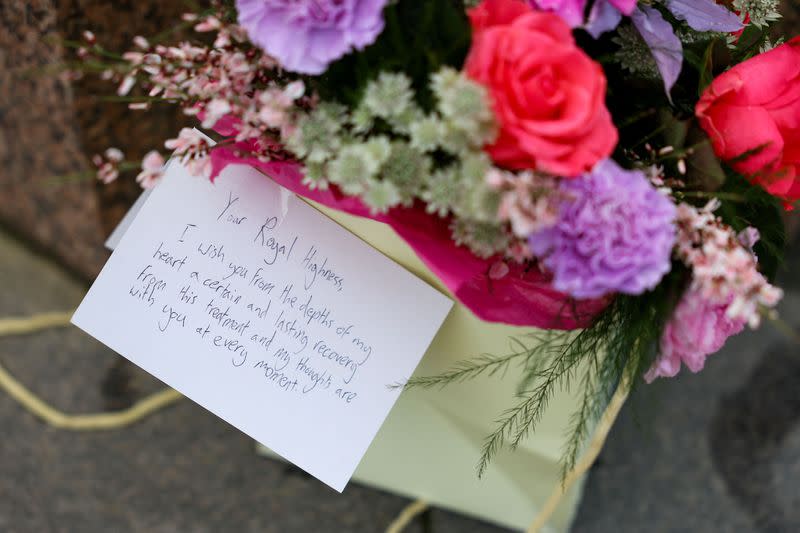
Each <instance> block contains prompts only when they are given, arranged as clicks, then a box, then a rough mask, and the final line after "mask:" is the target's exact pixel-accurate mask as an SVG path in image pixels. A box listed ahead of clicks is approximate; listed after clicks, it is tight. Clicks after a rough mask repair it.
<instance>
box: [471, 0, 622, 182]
mask: <svg viewBox="0 0 800 533" xmlns="http://www.w3.org/2000/svg"><path fill="white" fill-rule="evenodd" d="M469 17H470V20H471V21H472V27H473V42H472V49H471V50H470V53H469V56H468V57H467V61H466V64H465V66H464V70H465V72H466V73H467V75H468V76H469V77H470V78H472V79H473V80H475V81H477V82H478V83H480V84H482V85H484V86H485V87H487V89H488V90H489V94H490V95H491V98H492V105H493V109H494V113H495V116H496V117H497V121H498V123H499V134H498V138H497V140H496V141H495V142H494V144H492V145H491V146H488V147H487V148H486V150H487V151H488V152H489V155H490V156H491V157H492V159H494V161H495V162H497V163H498V164H500V165H503V166H506V167H509V168H513V169H528V168H532V169H537V170H543V171H546V172H550V173H552V174H556V175H559V176H568V177H573V176H578V175H580V174H583V173H584V172H586V171H588V170H590V169H591V168H592V167H594V165H595V164H596V163H597V162H598V161H600V160H601V159H605V158H606V157H608V156H609V155H611V152H612V151H613V150H614V147H615V146H616V144H617V130H616V128H615V127H614V124H613V123H612V122H611V115H610V114H609V112H608V109H606V105H605V96H606V78H605V75H604V74H603V69H602V68H601V67H600V65H598V64H597V63H595V62H594V61H592V60H591V59H590V58H589V57H588V56H587V55H586V54H585V53H584V52H583V51H582V50H581V49H580V48H578V46H577V45H576V44H575V40H574V39H573V37H572V33H571V31H570V29H569V27H568V26H567V25H566V23H564V22H563V21H562V20H561V18H560V17H558V16H557V15H554V14H552V13H544V12H535V11H533V10H532V9H531V8H530V7H529V6H528V5H527V4H524V3H522V2H521V1H519V0H484V1H483V2H481V4H480V5H478V6H477V7H475V8H473V9H471V10H470V11H469Z"/></svg>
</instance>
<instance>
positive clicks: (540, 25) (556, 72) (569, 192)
mask: <svg viewBox="0 0 800 533" xmlns="http://www.w3.org/2000/svg"><path fill="white" fill-rule="evenodd" d="M776 4H777V1H776V0H732V1H731V0H728V1H725V0H717V1H716V2H715V1H714V0H640V1H637V0H483V1H480V2H477V1H460V0H427V1H424V2H422V1H415V0H293V1H289V0H236V1H235V2H232V1H224V0H214V1H213V2H212V3H211V6H210V8H209V9H207V10H205V11H203V12H200V13H192V14H187V15H185V16H184V21H183V26H190V27H193V29H194V30H195V31H196V32H198V34H197V39H196V40H193V41H187V42H181V43H177V44H165V43H162V42H151V41H148V40H147V39H145V38H144V37H137V38H136V39H135V41H134V46H135V48H134V49H133V50H132V51H129V52H126V53H124V54H122V55H121V56H117V55H115V54H113V53H111V52H110V51H108V50H106V49H104V48H103V47H102V46H101V45H99V44H98V43H97V42H96V38H95V37H94V35H93V34H91V33H90V32H86V33H85V35H84V38H85V42H83V43H81V44H80V45H79V47H78V54H79V56H80V57H81V58H82V59H83V60H84V61H86V63H87V64H89V65H91V66H92V68H93V69H94V70H98V71H100V72H101V75H102V76H103V77H105V78H107V79H111V80H115V81H116V82H117V83H118V91H117V92H118V95H119V97H121V98H123V99H126V100H128V101H129V105H130V107H132V108H135V109H142V110H147V109H151V108H153V107H154V106H156V105H158V104H159V103H161V102H168V103H172V104H175V105H179V106H181V107H182V108H183V110H184V111H185V113H186V114H188V115H193V116H196V117H197V119H198V121H200V123H201V124H202V126H203V127H205V128H208V129H211V130H213V131H214V132H216V134H217V137H216V139H217V141H218V142H216V143H215V144H214V143H209V142H208V141H207V140H206V138H205V137H204V136H203V135H201V134H199V133H198V132H197V131H196V130H192V129H184V130H182V131H181V132H180V134H179V135H178V137H177V138H175V139H169V140H167V141H166V142H165V144H164V147H165V148H166V149H168V150H171V151H172V152H173V156H174V157H177V158H180V159H181V160H182V161H183V162H184V163H185V164H186V165H187V166H188V167H189V168H190V169H191V172H192V173H193V174H196V175H197V176H198V179H210V180H213V179H215V177H216V176H217V175H218V174H219V173H220V171H221V170H222V169H224V168H225V167H226V166H227V165H229V164H234V163H244V164H248V165H252V166H253V167H256V168H258V169H260V170H261V171H263V173H264V174H265V175H266V176H268V177H269V178H271V179H273V180H275V181H276V182H278V183H279V184H281V185H282V186H284V187H286V188H288V189H290V190H291V191H293V192H295V193H297V194H298V195H301V196H303V197H305V198H307V199H309V200H312V201H314V202H317V203H319V204H322V205H324V206H328V207H331V208H334V209H338V210H341V211H344V212H347V213H350V214H353V215H357V216H361V217H368V218H371V219H374V220H377V221H380V222H384V223H386V224H388V225H390V226H391V227H392V228H393V229H394V230H395V231H396V232H397V234H398V235H399V236H400V237H402V238H403V239H404V240H405V241H406V242H407V243H408V244H409V245H410V246H411V248H412V249H413V250H414V251H415V252H416V253H417V254H418V255H419V256H420V258H421V259H422V260H423V261H424V263H425V264H426V265H427V266H428V267H429V268H430V269H431V270H432V271H433V272H434V273H435V274H436V275H437V276H439V278H440V279H441V280H442V281H443V283H444V284H445V285H446V286H447V287H448V289H449V290H450V291H451V293H452V294H453V296H454V297H455V298H457V299H458V300H459V301H461V302H462V303H463V304H464V305H466V306H467V307H469V308H470V309H471V310H472V311H473V312H474V313H475V314H476V315H477V316H478V317H480V318H481V319H483V320H486V321H491V322H503V323H507V324H513V325H520V326H531V327H535V328H537V330H535V331H536V332H535V333H531V335H530V336H529V337H528V336H524V335H523V336H521V337H520V338H517V339H514V341H513V343H514V349H513V350H512V352H511V353H509V354H505V355H484V356H481V357H479V358H477V359H474V360H468V361H465V362H464V364H463V365H461V366H459V367H458V368H455V369H453V370H452V371H451V372H447V373H445V374H443V375H440V376H431V377H423V378H415V379H414V380H413V381H412V382H411V383H409V385H410V386H414V385H419V386H437V385H442V384H446V383H450V382H454V381H460V380H464V379H468V378H470V377H474V376H476V375H479V374H482V373H497V372H500V371H504V370H506V369H507V368H508V367H509V366H515V367H516V368H519V371H518V374H519V381H520V386H519V398H518V400H519V403H518V404H517V405H516V406H515V407H513V408H512V409H510V410H509V411H508V412H507V413H505V414H504V415H503V417H502V418H501V419H500V421H499V422H498V424H499V425H498V427H497V431H496V432H495V433H494V434H493V435H491V436H490V437H489V439H488V440H487V442H486V445H485V448H484V452H485V453H484V458H483V460H482V462H481V465H482V466H485V464H486V461H487V460H489V459H490V458H491V456H492V454H493V453H494V452H495V451H496V450H497V449H498V447H499V446H501V445H503V444H504V443H506V444H510V445H511V446H512V447H513V446H515V445H516V444H518V443H519V442H520V441H521V440H522V439H523V438H524V437H525V436H526V435H527V434H528V432H529V431H530V430H531V428H532V427H533V426H534V425H535V423H536V421H537V420H538V418H539V416H540V415H541V413H542V410H543V409H544V407H545V406H546V404H547V401H548V398H549V397H550V395H551V394H552V392H553V391H554V390H555V389H556V388H557V387H558V386H559V384H560V383H561V382H562V381H568V380H572V379H576V378H577V379H579V380H580V386H581V393H582V395H583V400H582V403H581V408H580V410H579V412H577V413H576V414H575V417H574V420H573V423H572V438H571V440H570V442H571V444H570V445H569V449H568V450H567V452H566V459H565V464H564V466H565V467H566V468H569V467H570V466H571V465H572V463H573V462H574V461H575V457H576V454H577V453H578V451H579V450H580V448H581V446H582V443H583V442H584V440H585V436H586V433H587V432H588V431H589V428H590V427H591V422H592V421H593V420H594V419H596V418H597V417H598V416H599V415H600V413H602V411H603V409H604V408H605V406H606V405H607V404H608V402H609V399H610V396H611V395H612V394H613V392H614V389H615V388H616V387H617V386H618V385H619V384H620V383H625V384H628V385H627V386H636V385H638V384H639V383H642V382H651V381H653V380H654V379H656V378H659V377H669V376H675V375H676V374H677V373H678V372H679V371H680V369H681V367H682V366H686V367H687V368H688V369H689V370H690V371H692V372H697V371H699V370H701V369H702V368H703V365H704V362H705V360H706V358H707V357H708V356H709V355H711V354H713V353H714V352H716V351H717V350H719V349H720V348H721V347H722V345H723V344H724V343H725V341H726V339H727V338H728V337H729V336H731V335H734V334H737V333H739V332H740V331H742V330H743V328H745V326H749V327H757V326H758V325H759V323H760V322H761V321H762V318H763V317H768V318H774V308H775V306H776V304H777V303H778V302H779V300H780V299H781V295H782V293H781V290H780V289H779V288H777V287H775V286H773V285H772V284H771V282H770V280H771V279H772V277H773V276H774V274H775V272H776V270H777V268H778V265H779V262H780V259H781V254H782V248H783V245H784V233H783V222H782V216H781V210H782V209H787V210H791V209H792V207H793V206H794V205H795V204H796V203H797V201H798V199H800V39H793V40H790V41H788V42H782V41H783V40H782V39H781V40H779V41H778V42H771V41H770V38H769V36H768V32H767V30H768V28H769V25H770V23H771V22H773V21H775V20H776V19H777V18H778V15H777V12H776ZM163 163H164V156H163V155H161V153H160V152H159V151H153V152H150V153H149V154H148V155H147V156H146V157H145V158H144V161H142V163H141V172H140V173H139V175H138V176H137V178H136V179H137V180H138V181H139V183H141V185H142V186H143V187H152V186H153V185H154V184H156V183H157V182H158V180H159V178H160V177H161V175H162V165H163ZM95 164H96V165H97V167H98V175H99V177H100V179H102V180H103V181H110V180H113V179H115V178H116V177H117V176H118V174H119V172H120V170H124V169H126V168H130V166H131V162H127V161H125V160H124V156H123V155H122V153H121V151H120V150H118V149H109V150H108V151H107V152H106V153H105V154H104V155H102V156H97V157H96V158H95ZM265 179H267V178H266V177H265Z"/></svg>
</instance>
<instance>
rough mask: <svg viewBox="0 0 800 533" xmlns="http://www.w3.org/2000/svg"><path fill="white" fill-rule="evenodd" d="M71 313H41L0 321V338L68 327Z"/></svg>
mask: <svg viewBox="0 0 800 533" xmlns="http://www.w3.org/2000/svg"><path fill="white" fill-rule="evenodd" d="M72 313H73V311H67V312H57V313H41V314H39V315H33V316H31V317H25V318H3V319H0V337H4V336H8V335H24V334H25V333H33V332H35V331H39V330H42V329H48V328H58V327H64V326H69V320H70V318H71V317H72Z"/></svg>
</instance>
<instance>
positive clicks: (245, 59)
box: [79, 7, 314, 183]
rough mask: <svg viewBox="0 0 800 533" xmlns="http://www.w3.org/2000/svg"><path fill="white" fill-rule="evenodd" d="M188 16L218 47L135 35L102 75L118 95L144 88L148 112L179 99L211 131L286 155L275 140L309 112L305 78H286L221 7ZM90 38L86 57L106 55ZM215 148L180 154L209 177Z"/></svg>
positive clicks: (264, 155)
mask: <svg viewBox="0 0 800 533" xmlns="http://www.w3.org/2000/svg"><path fill="white" fill-rule="evenodd" d="M183 18H184V20H185V21H186V22H187V23H189V24H192V25H193V27H194V29H195V30H196V31H198V32H214V33H215V34H216V35H215V38H214V42H213V44H212V45H211V46H208V45H205V44H202V43H194V42H188V41H187V42H182V43H179V44H177V45H175V46H164V45H161V44H152V43H151V42H149V41H148V40H147V39H145V38H144V37H136V38H135V39H134V49H133V50H131V51H128V52H125V53H124V54H122V56H121V59H120V60H119V61H117V62H116V63H110V64H109V65H108V68H107V69H106V70H104V71H103V72H102V74H101V76H102V77H103V78H106V79H109V80H114V81H116V82H117V84H118V88H117V94H118V95H119V96H120V97H125V96H126V95H128V94H130V92H131V91H132V90H133V88H134V87H135V86H139V87H141V88H142V89H143V90H144V91H145V92H146V94H147V96H143V97H134V96H132V97H130V98H131V100H134V102H133V103H131V104H130V107H131V108H133V109H149V108H150V106H151V105H152V103H153V102H157V101H169V102H171V103H177V104H178V105H180V106H181V107H182V108H183V111H184V113H186V114H187V115H191V116H198V118H200V120H201V121H202V125H203V126H204V127H206V128H214V127H215V126H218V124H220V121H223V120H224V122H225V128H224V129H225V130H226V132H225V133H224V134H225V135H233V136H234V137H233V139H234V140H235V141H236V142H245V141H247V144H248V145H250V146H252V150H251V151H250V152H249V153H248V155H250V156H254V157H257V158H259V159H260V160H264V161H266V160H270V159H272V158H273V157H274V156H275V155H276V152H281V150H276V149H275V148H274V146H275V144H277V143H278V142H280V141H282V140H285V139H286V138H287V137H288V136H289V135H290V134H291V132H292V131H294V128H295V123H296V117H297V114H298V113H297V111H298V110H303V111H306V110H308V109H309V108H310V107H311V106H313V104H314V99H313V98H311V97H309V96H307V95H306V89H305V85H304V84H303V82H302V81H301V80H299V79H291V78H287V77H286V76H285V75H284V73H283V72H281V71H280V70H279V69H278V66H277V63H276V62H275V60H274V59H272V58H271V57H269V56H268V55H266V54H264V53H263V52H262V51H261V50H260V49H258V48H257V47H254V46H253V45H252V44H251V43H250V42H249V40H248V39H247V35H246V33H245V32H244V30H243V29H242V28H241V27H239V26H237V25H236V24H233V23H231V22H228V21H226V18H225V11H224V9H223V8H222V7H219V8H218V9H217V10H216V11H215V12H211V13H210V14H209V13H207V14H203V15H197V14H187V15H184V17H183ZM84 40H85V41H86V46H85V47H83V48H82V49H81V51H80V54H79V56H80V57H82V58H84V59H87V60H88V59H91V60H92V61H95V62H96V61H97V59H98V57H99V56H107V55H108V54H104V53H103V49H102V48H101V47H100V46H99V45H97V42H96V37H95V36H94V35H93V34H87V35H86V36H85V38H84ZM189 140H190V137H189V134H186V133H184V132H181V135H180V136H179V137H178V139H173V140H172V141H174V142H175V143H176V145H181V146H182V145H183V143H184V142H188V141H189ZM211 149H212V147H211V146H210V145H206V146H201V145H200V144H197V143H194V144H191V145H187V146H186V151H185V152H184V153H181V154H179V155H181V157H182V158H185V159H186V160H187V161H189V162H190V170H191V171H193V172H197V173H198V174H199V175H203V176H206V177H207V176H208V174H210V169H211V164H210V161H209V160H208V152H209V151H210V150H211ZM150 162H154V159H153V158H151V160H150ZM141 176H143V177H142V182H146V183H150V182H151V180H150V179H149V177H151V176H152V174H144V175H141Z"/></svg>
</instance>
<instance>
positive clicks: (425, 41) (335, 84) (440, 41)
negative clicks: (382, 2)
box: [308, 0, 472, 111]
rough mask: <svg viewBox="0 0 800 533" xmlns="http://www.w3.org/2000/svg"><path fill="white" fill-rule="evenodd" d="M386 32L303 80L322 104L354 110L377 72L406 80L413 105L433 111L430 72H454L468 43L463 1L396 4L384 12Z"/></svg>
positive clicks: (414, 0)
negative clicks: (397, 74)
mask: <svg viewBox="0 0 800 533" xmlns="http://www.w3.org/2000/svg"><path fill="white" fill-rule="evenodd" d="M384 18H385V21H386V27H385V29H384V30H383V32H382V33H381V35H380V36H379V37H378V39H377V40H376V41H375V43H373V44H372V45H370V46H368V47H367V48H365V49H364V50H363V51H360V52H354V53H351V54H348V55H347V56H345V57H343V58H342V59H340V60H339V61H336V62H335V63H333V64H332V65H330V67H329V68H328V70H327V72H326V73H325V74H324V75H323V76H321V77H320V78H312V79H310V80H308V82H309V84H310V85H312V86H313V87H314V89H316V90H317V91H318V92H319V94H320V96H321V97H322V98H323V99H325V100H338V101H339V102H341V103H343V104H346V105H348V106H349V107H351V108H355V107H356V104H357V103H358V102H359V101H360V100H361V96H362V93H363V91H364V88H365V87H366V85H367V83H368V82H369V81H370V80H373V79H375V78H377V76H378V73H379V72H381V71H388V72H404V73H406V74H407V75H408V76H409V78H411V82H412V86H413V88H414V91H415V92H416V95H417V100H418V103H419V104H420V105H421V106H422V108H423V109H424V110H426V111H430V110H431V109H432V107H433V97H432V95H431V91H430V87H429V84H428V82H429V76H430V73H432V72H436V71H438V70H439V69H440V68H441V67H443V66H446V65H450V66H453V67H455V68H456V69H460V68H461V66H462V64H463V62H464V58H465V57H466V54H467V51H468V50H469V45H470V42H471V39H472V36H471V31H470V26H469V21H468V20H467V16H466V13H465V11H464V5H463V2H461V1H458V0H448V1H437V2H428V1H419V0H400V1H398V2H395V3H392V4H390V5H388V6H387V7H386V9H385V10H384Z"/></svg>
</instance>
